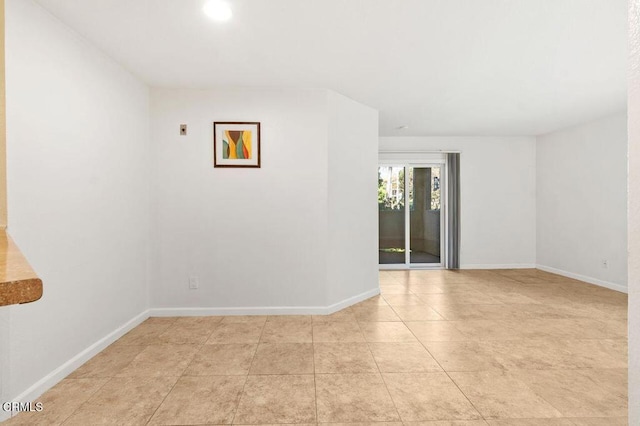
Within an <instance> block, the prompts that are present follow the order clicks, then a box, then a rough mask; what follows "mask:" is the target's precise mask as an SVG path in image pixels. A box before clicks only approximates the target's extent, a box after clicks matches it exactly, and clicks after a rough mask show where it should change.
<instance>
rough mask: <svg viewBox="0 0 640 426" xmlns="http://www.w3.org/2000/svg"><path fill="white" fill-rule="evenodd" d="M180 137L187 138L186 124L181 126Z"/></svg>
mask: <svg viewBox="0 0 640 426" xmlns="http://www.w3.org/2000/svg"><path fill="white" fill-rule="evenodd" d="M180 136H187V125H186V124H181V125H180Z"/></svg>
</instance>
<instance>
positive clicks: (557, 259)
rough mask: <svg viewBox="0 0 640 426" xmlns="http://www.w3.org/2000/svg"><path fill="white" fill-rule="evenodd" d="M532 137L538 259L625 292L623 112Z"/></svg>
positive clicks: (544, 265)
mask: <svg viewBox="0 0 640 426" xmlns="http://www.w3.org/2000/svg"><path fill="white" fill-rule="evenodd" d="M537 139H538V142H537V145H536V146H537V263H538V265H539V266H540V267H541V268H543V269H546V270H549V271H551V272H560V273H563V274H565V275H570V276H574V277H575V278H578V279H583V280H586V281H590V282H593V283H596V284H600V285H605V286H607V287H610V288H614V289H617V290H622V291H625V290H626V287H627V185H626V180H627V115H626V112H625V113H620V114H617V115H615V116H611V117H607V118H604V119H600V120H597V121H594V122H591V123H585V124H582V125H580V126H577V127H574V128H570V129H564V130H561V131H558V132H554V133H551V134H548V135H544V136H539V137H538V138H537ZM604 260H607V261H608V268H604V267H603V264H602V263H603V261H604Z"/></svg>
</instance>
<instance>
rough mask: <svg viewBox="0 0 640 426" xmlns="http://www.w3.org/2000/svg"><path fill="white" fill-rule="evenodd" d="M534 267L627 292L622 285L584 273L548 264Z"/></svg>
mask: <svg viewBox="0 0 640 426" xmlns="http://www.w3.org/2000/svg"><path fill="white" fill-rule="evenodd" d="M536 268H538V269H540V270H541V271H545V272H551V273H552V274H556V275H562V276H563V277H567V278H573V279H575V280H579V281H584V282H586V283H589V284H594V285H597V286H600V287H605V288H608V289H610V290H615V291H619V292H622V293H628V292H629V290H628V289H627V287H625V286H622V285H620V284H615V283H611V282H609V281H603V280H599V279H597V278H591V277H587V276H586V275H580V274H576V273H573V272H568V271H563V270H562V269H556V268H552V267H550V266H545V265H537V266H536Z"/></svg>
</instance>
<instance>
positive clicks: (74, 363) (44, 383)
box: [0, 311, 149, 421]
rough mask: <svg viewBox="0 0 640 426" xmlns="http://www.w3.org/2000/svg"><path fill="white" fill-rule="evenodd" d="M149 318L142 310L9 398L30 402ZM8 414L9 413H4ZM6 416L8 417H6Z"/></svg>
mask: <svg viewBox="0 0 640 426" xmlns="http://www.w3.org/2000/svg"><path fill="white" fill-rule="evenodd" d="M147 318H149V311H144V312H142V313H141V314H139V315H137V316H135V317H133V318H132V319H130V320H129V321H127V322H126V323H125V324H123V325H121V326H120V327H118V328H117V329H115V330H114V331H112V332H111V333H109V334H107V335H106V336H104V337H103V338H102V339H100V340H98V341H97V342H95V343H94V344H93V345H91V346H89V347H88V348H86V349H85V350H83V351H82V352H80V353H79V354H77V355H75V356H74V357H73V358H71V359H70V360H68V361H67V362H65V363H64V364H62V365H61V366H60V367H58V368H56V369H55V370H53V371H52V372H51V373H49V374H47V375H46V376H44V377H43V378H42V379H40V380H38V381H37V382H36V383H34V384H33V385H32V386H31V387H29V388H28V389H27V390H25V391H24V392H22V393H21V394H20V395H18V396H16V397H15V398H13V399H11V401H16V402H30V401H31V402H32V401H35V400H36V399H37V398H39V397H40V396H41V395H42V394H43V393H45V392H46V391H47V390H49V389H51V388H52V387H53V386H55V385H56V384H57V383H58V382H59V381H60V380H62V379H64V378H65V377H67V376H68V375H69V374H71V373H72V372H73V371H75V370H76V369H77V368H78V367H80V366H81V365H82V364H84V363H85V362H87V361H88V360H89V359H91V358H92V357H93V356H95V355H97V354H98V353H99V352H100V351H102V350H103V349H104V348H106V347H107V346H109V345H110V344H112V343H113V342H115V341H116V340H118V339H119V338H120V337H122V336H124V335H125V334H126V333H127V332H129V331H130V330H132V329H133V328H134V327H136V326H138V325H139V324H141V323H142V322H143V321H144V320H146V319H147ZM3 414H5V413H4V412H2V413H1V414H0V421H3V420H6V419H5V418H3V417H2V415H3ZM6 414H7V415H9V413H6ZM7 418H8V417H7Z"/></svg>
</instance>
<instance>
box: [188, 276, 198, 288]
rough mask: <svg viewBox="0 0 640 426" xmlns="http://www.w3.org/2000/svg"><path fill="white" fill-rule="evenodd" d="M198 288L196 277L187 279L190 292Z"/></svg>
mask: <svg viewBox="0 0 640 426" xmlns="http://www.w3.org/2000/svg"><path fill="white" fill-rule="evenodd" d="M199 287H200V283H199V282H198V277H189V288H190V289H191V290H197V289H198V288H199Z"/></svg>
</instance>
